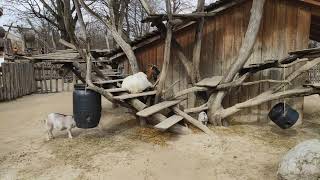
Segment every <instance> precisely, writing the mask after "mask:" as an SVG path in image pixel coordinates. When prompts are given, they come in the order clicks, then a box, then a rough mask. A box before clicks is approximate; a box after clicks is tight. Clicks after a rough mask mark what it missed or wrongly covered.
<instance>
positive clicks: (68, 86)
mask: <svg viewBox="0 0 320 180" xmlns="http://www.w3.org/2000/svg"><path fill="white" fill-rule="evenodd" d="M66 77H67V91H69V89H70V81H69V78H68V76H66Z"/></svg>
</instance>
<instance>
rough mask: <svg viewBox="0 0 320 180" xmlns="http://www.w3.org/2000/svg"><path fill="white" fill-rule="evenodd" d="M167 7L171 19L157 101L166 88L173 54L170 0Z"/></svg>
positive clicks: (167, 1) (168, 23) (168, 24)
mask: <svg viewBox="0 0 320 180" xmlns="http://www.w3.org/2000/svg"><path fill="white" fill-rule="evenodd" d="M166 9H167V13H168V17H169V21H168V22H167V33H166V40H165V47H164V60H163V64H162V69H161V73H160V78H159V84H158V86H157V95H156V100H155V101H156V102H158V101H159V98H160V97H161V94H162V91H163V89H164V85H165V80H166V78H167V73H168V69H169V63H170V55H171V40H172V26H171V24H170V20H171V19H172V16H171V15H172V13H171V3H170V0H166Z"/></svg>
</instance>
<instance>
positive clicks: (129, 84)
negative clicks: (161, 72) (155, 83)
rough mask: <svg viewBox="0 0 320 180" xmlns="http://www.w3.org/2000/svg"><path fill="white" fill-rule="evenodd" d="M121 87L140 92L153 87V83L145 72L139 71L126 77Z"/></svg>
mask: <svg viewBox="0 0 320 180" xmlns="http://www.w3.org/2000/svg"><path fill="white" fill-rule="evenodd" d="M121 87H122V88H125V89H127V90H128V91H129V92H130V93H140V92H142V91H144V90H145V89H147V88H149V87H152V84H151V83H150V82H149V81H148V79H147V75H146V74H145V73H143V72H138V73H136V74H134V75H131V76H128V77H126V78H125V79H124V80H123V82H122V85H121Z"/></svg>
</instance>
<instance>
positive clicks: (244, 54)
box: [208, 0, 265, 125]
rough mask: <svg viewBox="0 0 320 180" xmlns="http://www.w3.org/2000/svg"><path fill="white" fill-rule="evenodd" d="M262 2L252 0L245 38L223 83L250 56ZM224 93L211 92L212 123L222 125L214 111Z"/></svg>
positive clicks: (262, 5)
mask: <svg viewBox="0 0 320 180" xmlns="http://www.w3.org/2000/svg"><path fill="white" fill-rule="evenodd" d="M264 4H265V0H253V2H252V8H251V16H250V21H249V25H248V28H247V32H246V35H245V38H244V40H243V42H242V45H241V48H240V51H239V56H238V58H237V59H236V61H235V62H234V63H233V64H232V65H231V68H230V70H229V71H228V73H227V74H226V75H225V76H224V79H223V80H222V82H223V83H228V82H230V81H232V79H233V78H234V77H235V76H236V74H237V73H238V72H239V70H240V69H241V68H242V67H243V66H244V65H245V63H246V62H247V60H248V58H249V57H250V55H251V53H252V50H253V47H254V44H255V42H256V39H257V36H258V32H259V29H260V24H261V21H262V16H263V7H264ZM225 95H226V92H225V91H219V92H218V93H217V94H212V95H211V96H210V98H209V102H208V104H209V121H210V122H211V123H212V124H217V125H222V123H221V118H219V116H216V115H215V113H216V112H217V111H218V110H219V109H222V108H223V107H222V100H223V98H224V97H225Z"/></svg>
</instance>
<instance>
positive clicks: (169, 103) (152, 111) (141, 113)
mask: <svg viewBox="0 0 320 180" xmlns="http://www.w3.org/2000/svg"><path fill="white" fill-rule="evenodd" d="M182 101H183V100H175V101H164V102H161V103H158V104H155V105H153V106H150V107H148V108H146V109H144V110H142V111H139V112H137V116H140V117H149V116H150V115H152V114H155V113H157V112H159V111H161V110H163V109H166V108H169V107H171V106H175V105H177V104H179V103H181V102H182Z"/></svg>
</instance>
